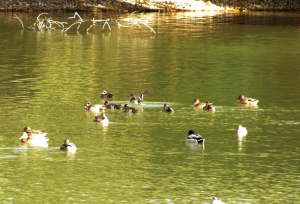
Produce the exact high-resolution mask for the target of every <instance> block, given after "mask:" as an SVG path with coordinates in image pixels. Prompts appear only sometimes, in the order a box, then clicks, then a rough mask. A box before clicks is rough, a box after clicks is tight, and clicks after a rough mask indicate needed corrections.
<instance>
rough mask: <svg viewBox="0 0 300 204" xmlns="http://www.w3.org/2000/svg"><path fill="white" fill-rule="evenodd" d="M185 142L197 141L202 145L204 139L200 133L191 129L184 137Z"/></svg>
mask: <svg viewBox="0 0 300 204" xmlns="http://www.w3.org/2000/svg"><path fill="white" fill-rule="evenodd" d="M185 141H186V142H197V143H202V144H203V145H204V139H203V137H202V136H201V135H199V134H196V133H195V132H194V131H193V130H190V131H189V134H188V135H187V138H186V139H185Z"/></svg>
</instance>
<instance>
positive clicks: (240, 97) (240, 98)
mask: <svg viewBox="0 0 300 204" xmlns="http://www.w3.org/2000/svg"><path fill="white" fill-rule="evenodd" d="M243 99H245V96H244V95H240V96H239V97H238V99H237V100H243Z"/></svg>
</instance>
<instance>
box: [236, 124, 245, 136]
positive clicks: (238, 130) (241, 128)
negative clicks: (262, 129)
mask: <svg viewBox="0 0 300 204" xmlns="http://www.w3.org/2000/svg"><path fill="white" fill-rule="evenodd" d="M235 132H236V133H238V134H240V135H246V134H247V133H248V131H247V129H246V128H245V127H243V126H241V125H239V126H238V128H237V129H236V130H235Z"/></svg>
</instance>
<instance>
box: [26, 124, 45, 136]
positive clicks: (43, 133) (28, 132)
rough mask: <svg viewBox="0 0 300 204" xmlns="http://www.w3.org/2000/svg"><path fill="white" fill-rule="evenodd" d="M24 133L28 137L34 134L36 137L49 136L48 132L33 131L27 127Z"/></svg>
mask: <svg viewBox="0 0 300 204" xmlns="http://www.w3.org/2000/svg"><path fill="white" fill-rule="evenodd" d="M22 132H26V133H27V135H28V136H31V135H33V134H34V135H43V136H46V135H47V133H46V132H43V131H40V130H35V129H31V128H30V127H29V126H26V127H25V128H24V130H23V131H22Z"/></svg>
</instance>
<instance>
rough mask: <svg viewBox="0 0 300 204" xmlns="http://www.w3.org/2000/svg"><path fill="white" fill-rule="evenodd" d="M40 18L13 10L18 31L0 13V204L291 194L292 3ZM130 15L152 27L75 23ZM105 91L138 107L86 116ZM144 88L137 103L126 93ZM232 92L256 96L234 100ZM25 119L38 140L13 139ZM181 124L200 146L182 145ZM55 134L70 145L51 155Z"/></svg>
mask: <svg viewBox="0 0 300 204" xmlns="http://www.w3.org/2000/svg"><path fill="white" fill-rule="evenodd" d="M37 15H38V14H37V13H18V16H19V18H20V19H22V21H23V23H24V25H25V29H24V30H23V31H22V27H21V25H20V22H19V21H18V20H17V19H15V18H14V15H12V14H11V13H0V21H1V22H3V23H1V24H0V39H1V40H0V55H1V64H0V74H1V82H0V83H1V88H0V89H1V92H0V94H1V98H2V106H1V108H0V113H1V114H0V121H1V123H0V124H1V125H0V126H1V129H2V131H1V132H2V134H1V135H0V140H1V143H0V162H1V166H2V169H3V171H1V172H0V181H1V184H2V185H1V187H0V194H1V195H2V196H1V198H0V200H1V201H2V202H3V203H30V202H32V200H35V201H38V202H43V203H53V202H59V203H63V202H66V203H78V202H84V203H120V202H127V203H147V202H149V203H203V204H204V203H210V202H211V200H212V198H213V197H214V196H217V197H218V198H220V199H222V201H223V202H224V203H245V204H246V203H278V204H281V203H295V202H297V201H298V200H299V195H300V193H299V188H297V186H299V181H300V179H299V168H298V165H297V164H298V163H299V162H298V161H299V148H298V146H299V145H298V135H299V128H298V125H299V124H300V118H299V114H298V112H299V102H298V101H299V95H298V94H297V93H298V90H299V79H298V76H299V69H298V66H299V53H298V52H299V47H300V44H299V43H298V42H299V25H298V23H297V22H299V20H300V15H299V13H292V12H290V13H289V12H286V13H275V12H274V13H266V12H253V13H217V12H216V13H210V12H200V13H199V12H197V13H196V12H190V13H147V14H134V15H132V14H117V13H114V14H112V13H94V14H92V13H80V15H81V17H82V18H83V19H84V20H86V22H85V23H83V24H82V25H81V27H80V29H78V31H76V28H75V27H74V28H71V29H70V30H68V31H67V32H65V33H62V32H61V30H60V29H58V28H57V29H55V30H51V31H47V30H41V31H37V30H30V29H28V27H29V26H31V25H32V24H33V23H34V22H35V21H36V17H37ZM72 15H73V14H71V13H49V15H48V17H52V18H53V19H55V20H56V21H69V23H71V22H70V20H68V17H70V16H72ZM128 16H131V17H136V18H145V19H147V20H149V26H151V27H152V28H153V29H154V30H155V32H156V33H157V34H156V35H155V34H153V33H151V31H150V29H149V28H147V27H145V26H142V27H138V26H131V27H130V28H125V27H122V28H120V29H118V26H117V24H113V23H111V24H110V26H111V29H112V30H111V31H109V29H108V27H106V28H105V29H103V30H102V26H103V24H99V25H96V26H94V27H92V28H91V29H90V30H89V32H88V33H87V32H85V30H86V29H87V28H88V27H89V26H90V23H91V22H90V21H88V20H91V19H92V18H95V19H108V18H113V19H122V18H125V17H128ZM103 90H106V91H107V92H111V93H113V94H114V95H115V97H114V98H113V99H110V100H109V101H110V102H111V103H114V104H121V105H122V106H123V105H124V104H125V103H127V104H128V105H129V106H130V107H134V108H136V109H137V110H138V111H139V112H138V113H134V114H131V113H123V112H122V110H117V109H106V110H105V114H106V116H107V117H108V119H109V123H107V124H101V123H98V122H93V118H94V117H95V116H96V115H98V114H99V113H95V112H92V111H88V110H84V106H83V103H84V102H85V101H87V100H88V101H90V102H91V103H92V104H98V105H100V104H101V105H102V104H104V101H105V100H107V99H101V98H100V97H99V93H100V92H102V91H103ZM149 90H151V91H153V93H151V94H149V95H146V96H145V97H144V101H143V103H142V105H136V104H132V103H130V102H129V100H130V97H129V96H130V94H131V93H136V94H137V93H141V92H143V91H149ZM241 94H244V95H245V96H248V97H253V98H257V99H259V103H258V105H257V106H252V105H243V104H237V103H236V99H237V98H238V96H239V95H241ZM195 98H199V99H200V101H204V102H206V101H211V102H213V105H214V106H215V109H216V111H215V112H209V111H205V110H203V109H202V108H195V107H193V101H194V99H195ZM165 103H167V105H168V106H170V107H172V108H173V109H174V111H175V113H168V112H162V110H163V106H164V104H165ZM238 125H242V126H243V127H246V128H247V131H248V133H247V134H244V135H243V134H240V135H239V134H237V133H235V131H236V129H237V127H238ZM25 126H30V127H32V128H35V129H39V130H43V131H46V132H47V133H48V134H47V137H48V138H49V142H48V144H46V145H42V146H39V145H31V144H21V142H20V141H19V140H18V138H19V137H20V135H21V131H22V130H23V129H24V127H25ZM189 130H194V131H195V132H196V133H198V134H200V135H201V136H202V137H203V138H204V139H205V145H204V146H202V145H200V144H197V143H188V142H185V139H186V136H187V134H188V132H189ZM65 138H70V141H71V142H74V144H76V147H77V150H76V151H75V152H70V151H60V149H59V147H60V146H61V145H62V144H63V142H64V139H65Z"/></svg>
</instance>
